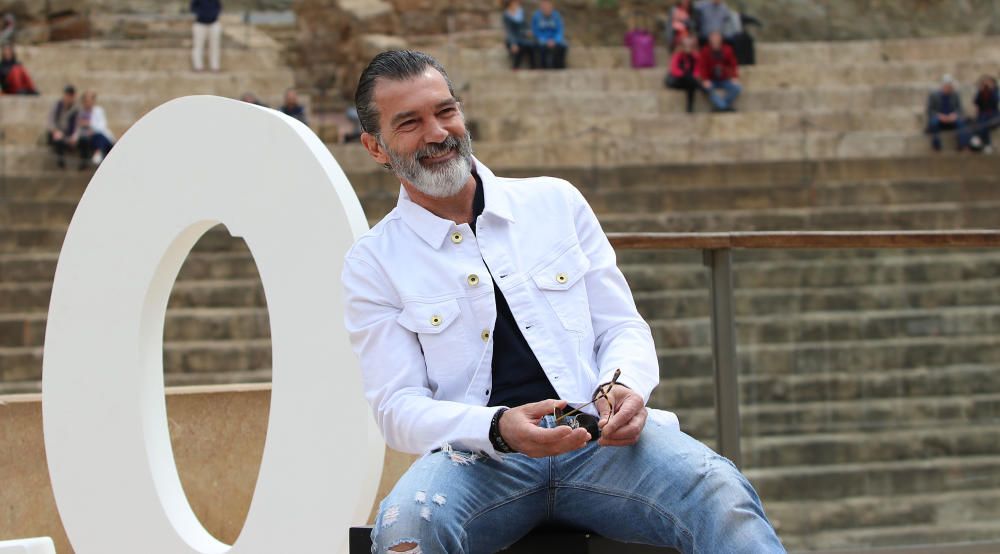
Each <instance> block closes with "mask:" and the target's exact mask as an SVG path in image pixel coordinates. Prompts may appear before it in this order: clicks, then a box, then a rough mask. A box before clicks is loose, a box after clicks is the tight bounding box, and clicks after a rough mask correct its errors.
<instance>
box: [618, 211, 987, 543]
mask: <svg viewBox="0 0 1000 554" xmlns="http://www.w3.org/2000/svg"><path fill="white" fill-rule="evenodd" d="M608 238H609V239H610V241H611V244H612V246H614V247H615V249H616V250H699V251H701V252H702V256H703V260H704V264H705V266H706V267H707V268H708V270H709V274H710V275H709V292H710V295H711V311H710V321H711V325H710V328H711V342H712V361H713V365H714V385H715V411H716V421H715V424H716V425H715V427H716V437H717V440H718V443H717V446H718V450H719V453H720V454H722V455H724V456H726V457H727V458H729V459H730V460H732V461H733V463H735V464H736V465H737V466H742V461H743V456H742V452H741V447H740V439H741V430H740V400H739V387H740V383H739V371H738V363H737V361H738V360H737V354H736V353H737V344H736V333H735V318H734V315H733V305H734V303H733V251H734V250H744V249H745V250H820V249H857V250H861V249H925V248H934V249H953V248H997V247H1000V230H975V231H891V232H800V231H795V232H747V233H694V234H692V233H609V234H608ZM930 552H949V553H955V554H980V553H985V552H1000V542H989V543H976V544H961V545H958V544H956V545H935V546H933V547H930V546H915V547H899V548H889V549H884V548H878V549H876V548H864V549H862V548H858V549H846V550H835V551H832V550H827V551H824V554H861V553H864V554H876V553H884V554H929V553H930Z"/></svg>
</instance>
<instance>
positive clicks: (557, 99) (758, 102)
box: [462, 84, 967, 121]
mask: <svg viewBox="0 0 1000 554" xmlns="http://www.w3.org/2000/svg"><path fill="white" fill-rule="evenodd" d="M931 89H932V85H931V84H892V85H878V86H871V85H868V86H843V85H841V86H829V87H822V88H815V89H802V88H750V87H744V90H743V94H742V95H741V96H740V98H739V100H737V110H738V113H740V112H742V113H747V112H761V111H769V112H785V113H796V112H801V111H856V110H863V111H864V110H887V109H896V108H900V107H904V108H921V107H923V106H926V103H927V95H928V93H929V92H930V90H931ZM966 96H967V95H966ZM462 105H463V106H464V108H465V112H466V115H467V117H468V118H469V119H470V120H474V121H479V120H488V119H490V118H493V117H498V116H499V117H504V116H503V115H500V114H510V113H511V111H512V110H513V109H516V110H517V111H516V113H517V115H518V116H520V117H522V118H529V117H541V116H545V117H555V116H559V117H565V118H573V117H581V116H584V117H585V116H591V117H599V116H601V117H611V116H619V117H635V116H640V115H641V116H652V115H668V114H683V112H684V110H685V109H686V105H685V99H684V94H683V93H681V92H678V91H674V90H668V89H663V88H662V87H661V88H659V89H656V90H625V91H591V90H588V89H579V90H573V91H572V92H566V93H563V94H558V95H555V94H537V93H532V92H527V93H511V92H493V91H489V92H483V93H480V94H475V95H473V94H470V95H468V96H464V97H462ZM702 110H705V108H704V107H702ZM717 115H718V116H719V117H726V116H727V115H730V114H717Z"/></svg>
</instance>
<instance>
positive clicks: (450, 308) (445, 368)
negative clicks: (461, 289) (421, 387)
mask: <svg viewBox="0 0 1000 554" xmlns="http://www.w3.org/2000/svg"><path fill="white" fill-rule="evenodd" d="M467 318H468V316H464V315H463V314H462V309H461V307H460V306H459V304H458V300H455V299H452V300H443V301H439V302H416V301H414V302H404V304H403V311H402V312H400V314H399V315H398V316H397V317H396V321H397V322H398V323H399V324H400V325H402V326H403V327H405V328H406V329H408V330H410V331H412V332H414V333H416V334H417V339H418V340H419V341H420V348H421V350H423V352H424V361H425V363H426V365H427V375H428V377H429V378H430V380H431V381H432V385H433V384H435V382H436V381H437V378H438V377H439V376H442V375H454V374H455V373H456V372H458V371H460V370H464V369H466V368H467V367H468V365H469V363H470V358H471V356H470V355H469V353H470V347H469V340H468V336H467V334H468V333H465V332H464V331H465V329H466V328H467V327H468V324H469V322H468V321H465V319H467Z"/></svg>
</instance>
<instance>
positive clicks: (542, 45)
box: [531, 0, 566, 69]
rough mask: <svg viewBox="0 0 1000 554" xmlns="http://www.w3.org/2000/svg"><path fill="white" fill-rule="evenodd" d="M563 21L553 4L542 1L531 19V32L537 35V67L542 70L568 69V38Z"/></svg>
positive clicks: (547, 0) (545, 0)
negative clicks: (564, 31)
mask: <svg viewBox="0 0 1000 554" xmlns="http://www.w3.org/2000/svg"><path fill="white" fill-rule="evenodd" d="M563 30H564V29H563V20H562V16H561V15H559V12H557V11H556V10H555V7H554V6H553V5H552V2H550V1H549V0H542V1H541V3H539V5H538V10H536V11H535V15H534V16H533V17H532V18H531V32H532V33H533V34H534V35H535V43H536V44H537V47H536V48H535V53H536V54H537V56H538V59H537V60H536V63H535V65H536V66H537V67H540V68H542V69H566V37H565V35H564V33H563Z"/></svg>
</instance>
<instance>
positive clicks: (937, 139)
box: [927, 115, 971, 150]
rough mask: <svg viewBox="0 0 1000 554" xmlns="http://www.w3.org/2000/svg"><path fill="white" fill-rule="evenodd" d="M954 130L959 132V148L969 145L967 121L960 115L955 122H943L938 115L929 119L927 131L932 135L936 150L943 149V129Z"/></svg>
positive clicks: (933, 145)
mask: <svg viewBox="0 0 1000 554" xmlns="http://www.w3.org/2000/svg"><path fill="white" fill-rule="evenodd" d="M949 130H954V131H955V132H956V133H958V149H959V150H963V149H965V147H966V146H968V145H969V139H970V138H971V137H970V136H969V132H968V130H967V129H966V126H965V121H964V120H963V119H962V118H961V117H959V118H958V119H956V120H955V122H954V123H942V122H941V120H940V119H938V116H937V115H932V116H930V120H928V121H927V132H928V133H930V135H931V146H932V147H934V149H935V150H940V149H941V131H949Z"/></svg>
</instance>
